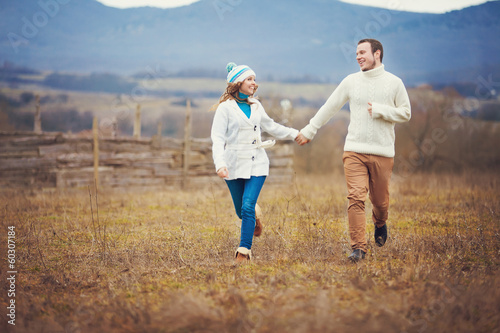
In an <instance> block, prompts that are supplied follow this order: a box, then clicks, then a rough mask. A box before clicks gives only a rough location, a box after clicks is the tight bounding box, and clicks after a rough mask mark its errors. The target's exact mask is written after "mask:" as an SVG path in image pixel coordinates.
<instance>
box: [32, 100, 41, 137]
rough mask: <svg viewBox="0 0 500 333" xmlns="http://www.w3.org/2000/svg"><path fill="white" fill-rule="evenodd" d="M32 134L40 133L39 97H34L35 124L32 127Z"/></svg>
mask: <svg viewBox="0 0 500 333" xmlns="http://www.w3.org/2000/svg"><path fill="white" fill-rule="evenodd" d="M33 132H35V133H42V117H41V115H40V95H36V97H35V124H34V126H33Z"/></svg>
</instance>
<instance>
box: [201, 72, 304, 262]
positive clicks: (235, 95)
mask: <svg viewBox="0 0 500 333" xmlns="http://www.w3.org/2000/svg"><path fill="white" fill-rule="evenodd" d="M226 69H227V71H228V75H227V87H226V91H225V92H224V93H223V94H222V96H221V98H220V100H219V104H218V105H216V106H214V108H215V107H217V110H216V111H215V116H214V120H213V124H212V135H211V136H212V142H213V145H212V153H213V159H214V163H215V169H216V171H217V174H218V175H219V177H221V178H223V179H224V180H225V181H226V183H227V186H228V188H229V191H230V192H231V197H232V199H233V203H234V208H235V210H236V214H237V215H238V217H239V218H240V219H241V220H242V222H241V241H240V245H239V247H238V249H237V250H236V253H235V260H236V262H244V261H246V260H250V259H251V257H252V252H251V248H252V240H253V236H254V235H255V236H259V235H260V232H261V231H262V225H261V223H260V219H258V218H257V220H256V217H255V211H256V204H257V198H258V197H259V194H260V190H261V189H262V186H263V185H264V181H265V180H266V177H267V175H269V159H268V157H267V154H266V151H265V150H264V149H265V148H269V147H271V146H272V145H274V141H265V142H262V141H261V131H265V132H267V133H269V134H271V135H272V136H274V137H276V138H278V139H285V138H288V139H291V140H293V139H295V138H296V137H297V135H298V134H299V132H298V131H297V130H296V129H293V128H288V127H285V126H282V125H280V124H277V123H275V122H274V121H273V120H272V119H271V118H270V117H269V116H268V115H267V113H266V111H265V110H264V108H263V107H262V104H260V102H259V101H258V100H257V99H256V98H254V94H255V92H256V91H257V88H258V86H257V84H256V83H255V72H254V71H253V70H252V69H250V67H248V66H245V65H240V66H236V64H234V63H229V64H228V65H227V67H226ZM257 211H259V208H258V206H257ZM256 223H257V225H256Z"/></svg>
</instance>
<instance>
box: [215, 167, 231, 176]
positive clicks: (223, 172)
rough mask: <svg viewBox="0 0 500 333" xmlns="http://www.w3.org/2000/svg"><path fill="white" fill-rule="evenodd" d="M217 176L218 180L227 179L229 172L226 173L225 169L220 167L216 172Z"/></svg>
mask: <svg viewBox="0 0 500 333" xmlns="http://www.w3.org/2000/svg"><path fill="white" fill-rule="evenodd" d="M217 175H218V176H219V177H220V178H227V177H229V171H227V168H226V167H222V168H220V169H219V170H217Z"/></svg>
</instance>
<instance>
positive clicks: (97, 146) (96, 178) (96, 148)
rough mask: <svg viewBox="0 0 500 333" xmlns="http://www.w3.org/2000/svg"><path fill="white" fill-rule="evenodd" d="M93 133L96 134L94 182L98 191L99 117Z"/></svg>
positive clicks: (93, 126) (94, 124) (94, 123)
mask: <svg viewBox="0 0 500 333" xmlns="http://www.w3.org/2000/svg"><path fill="white" fill-rule="evenodd" d="M92 132H93V134H94V181H95V186H96V191H97V188H98V187H99V126H98V124H97V117H94V122H93V124H92Z"/></svg>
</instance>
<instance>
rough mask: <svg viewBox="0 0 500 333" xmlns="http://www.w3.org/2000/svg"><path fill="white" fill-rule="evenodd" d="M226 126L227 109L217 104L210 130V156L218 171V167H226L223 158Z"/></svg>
mask: <svg viewBox="0 0 500 333" xmlns="http://www.w3.org/2000/svg"><path fill="white" fill-rule="evenodd" d="M227 127H228V116H227V111H226V109H225V108H221V107H220V106H219V107H218V108H217V110H216V111H215V116H214V120H213V123H212V130H211V138H212V157H213V160H214V164H215V171H218V170H219V169H220V168H223V167H227V164H226V161H225V160H224V146H225V144H226V132H227Z"/></svg>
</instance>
